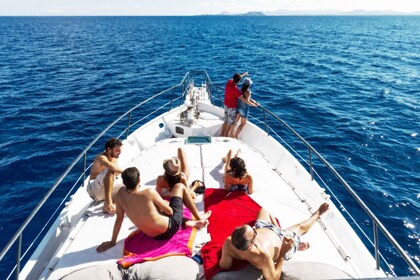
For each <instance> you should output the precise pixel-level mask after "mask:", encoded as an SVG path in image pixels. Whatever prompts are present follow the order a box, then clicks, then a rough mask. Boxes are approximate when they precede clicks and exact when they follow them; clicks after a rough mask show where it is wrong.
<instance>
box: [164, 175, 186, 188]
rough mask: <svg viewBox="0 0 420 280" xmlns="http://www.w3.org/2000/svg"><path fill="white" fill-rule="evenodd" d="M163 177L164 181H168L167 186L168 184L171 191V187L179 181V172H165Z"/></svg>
mask: <svg viewBox="0 0 420 280" xmlns="http://www.w3.org/2000/svg"><path fill="white" fill-rule="evenodd" d="M163 176H164V178H165V181H166V182H168V186H169V190H170V191H172V188H173V187H174V186H175V185H176V184H178V183H179V182H181V179H182V177H181V174H178V175H173V176H172V175H169V174H168V173H166V172H165V174H164V175H163Z"/></svg>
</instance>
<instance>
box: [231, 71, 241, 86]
mask: <svg viewBox="0 0 420 280" xmlns="http://www.w3.org/2000/svg"><path fill="white" fill-rule="evenodd" d="M241 79H242V75H241V74H239V73H235V75H233V82H234V83H235V84H237V83H239V81H240V80H241Z"/></svg>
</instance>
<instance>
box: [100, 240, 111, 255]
mask: <svg viewBox="0 0 420 280" xmlns="http://www.w3.org/2000/svg"><path fill="white" fill-rule="evenodd" d="M114 245H115V243H114V242H112V241H105V242H102V244H101V245H99V246H98V248H96V252H98V253H102V252H105V251H106V250H108V249H109V248H112V247H114Z"/></svg>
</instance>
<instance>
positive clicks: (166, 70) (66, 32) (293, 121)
mask: <svg viewBox="0 0 420 280" xmlns="http://www.w3.org/2000/svg"><path fill="white" fill-rule="evenodd" d="M419 46H420V17H419V16H413V17H410V16H404V17H400V16H386V17H382V16H372V17H356V16H354V17H330V16H322V17H306V16H302V17H241V16H237V17H236V16H196V17H0V105H1V106H0V133H1V139H2V140H1V141H0V150H1V157H0V182H1V183H0V217H1V218H0V249H2V248H3V246H4V245H5V244H6V243H7V241H8V240H9V239H10V238H11V237H12V235H13V234H14V233H15V232H16V230H17V229H18V228H19V226H20V225H21V224H22V222H23V221H24V220H25V218H26V217H27V216H28V215H29V214H30V213H31V211H32V210H33V209H34V208H35V206H36V205H37V204H38V202H39V201H40V200H41V199H42V197H43V196H44V195H45V194H46V192H47V191H48V189H49V188H50V187H51V186H52V185H53V184H54V182H55V181H56V180H57V178H58V177H59V176H60V175H61V174H62V173H63V172H64V171H65V169H66V168H67V166H68V165H69V164H70V163H71V162H72V161H73V159H74V158H76V157H77V156H78V155H79V153H80V152H81V151H82V150H83V148H84V147H85V146H86V145H88V144H89V143H90V142H91V141H92V140H93V138H94V137H95V136H96V135H98V134H99V133H100V132H101V131H102V130H103V129H104V128H105V127H106V126H107V125H108V124H110V123H111V122H112V121H113V120H114V119H115V118H116V117H118V116H120V115H121V114H122V113H124V112H125V111H127V110H128V109H129V108H131V107H132V106H134V105H135V104H137V103H140V102H141V101H142V100H144V99H146V98H147V97H150V96H152V95H153V94H155V93H157V92H159V91H161V90H164V89H166V88H168V87H170V86H173V85H175V84H177V83H178V82H180V81H181V79H182V78H183V76H184V74H185V73H186V72H187V71H188V70H192V69H204V70H206V71H207V72H208V73H209V75H210V77H211V78H212V81H213V82H214V83H215V84H217V85H220V86H221V87H223V86H224V84H225V83H226V80H227V79H229V78H231V76H232V75H233V74H234V73H235V72H242V71H248V72H249V75H250V77H251V78H252V80H253V81H254V84H253V86H252V91H253V98H254V99H256V100H257V101H258V102H259V103H261V104H262V105H263V106H265V107H267V108H269V109H270V110H271V111H273V112H275V113H276V114H277V115H278V116H279V117H281V118H282V119H284V120H285V121H286V122H288V123H289V124H290V125H291V126H292V127H293V128H294V129H295V130H296V131H297V132H298V133H300V134H301V135H302V136H303V137H305V138H306V139H307V140H308V142H309V143H310V144H311V145H312V146H313V147H314V148H315V149H316V150H317V151H318V152H320V153H321V154H322V155H323V156H324V157H325V158H326V159H327V160H328V161H329V162H330V163H331V164H332V165H333V166H334V168H335V169H336V170H337V171H338V172H340V174H341V175H342V177H343V178H344V179H345V180H346V181H347V182H348V183H349V184H350V186H352V188H353V189H354V190H355V191H356V193H357V194H358V195H359V196H360V197H361V198H362V199H363V200H364V201H365V203H366V204H367V206H368V207H369V208H370V209H371V210H372V211H373V212H374V213H376V215H377V216H378V218H379V220H380V221H381V222H382V223H383V224H384V225H385V226H386V227H387V228H388V230H389V231H390V232H391V233H392V234H393V235H394V237H395V239H396V240H397V241H398V242H399V243H400V245H401V246H402V247H403V249H404V250H405V251H406V252H407V253H408V254H409V255H410V257H411V258H412V259H413V261H414V262H415V263H416V264H417V265H418V266H419V265H420V220H419V219H420V204H419V203H420V141H419V139H420V135H418V133H420V114H419V109H420V48H419ZM159 102H160V101H156V105H158V103H159ZM251 113H252V110H251ZM59 191H61V192H62V193H66V190H65V189H63V190H59ZM343 199H346V196H345V195H344V196H343ZM43 215H44V216H45V217H44V218H46V217H48V215H50V214H49V212H47V213H44V214H43ZM355 219H356V220H357V221H358V222H360V223H361V224H362V225H363V224H364V225H365V226H366V227H367V228H370V227H371V221H370V220H368V219H366V218H364V217H361V216H360V217H357V216H356V217H355ZM31 234H33V233H31V231H29V233H26V234H25V235H24V238H25V236H30V235H31ZM381 238H384V237H381ZM15 247H16V246H15ZM15 247H14V248H15ZM14 251H15V250H12V251H11V252H12V254H11V257H10V258H11V259H12V262H13V258H15V257H14V253H13V252H14ZM382 253H384V254H386V255H388V256H389V255H391V256H392V254H393V253H391V252H390V251H388V249H387V248H385V250H384V252H382ZM391 264H392V265H393V267H394V268H395V270H396V272H398V273H399V274H401V275H409V274H410V273H411V272H410V271H408V270H407V269H406V268H405V265H404V261H403V260H401V259H398V258H395V259H393V260H391ZM7 266H8V267H6V265H2V266H1V267H0V278H1V279H3V277H4V278H5V277H6V276H7V275H6V271H8V270H9V268H10V266H9V265H7Z"/></svg>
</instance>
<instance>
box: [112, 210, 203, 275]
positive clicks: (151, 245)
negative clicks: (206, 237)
mask: <svg viewBox="0 0 420 280" xmlns="http://www.w3.org/2000/svg"><path fill="white" fill-rule="evenodd" d="M184 217H185V218H187V219H191V218H192V214H191V211H190V210H189V209H187V208H186V207H185V206H184ZM195 234H196V229H192V228H185V227H181V229H180V230H179V231H178V232H177V233H176V234H175V235H174V236H172V238H170V239H166V240H157V239H154V238H152V237H149V236H147V235H145V234H144V233H143V232H142V231H140V230H136V231H134V232H132V233H131V234H130V235H129V236H128V237H127V238H126V239H125V242H124V257H122V258H121V259H119V260H118V261H117V263H118V264H119V265H121V266H122V267H123V268H127V267H129V266H131V265H133V264H136V263H142V262H145V261H153V260H158V259H160V258H164V257H169V256H187V257H191V253H192V248H193V245H194V239H195Z"/></svg>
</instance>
